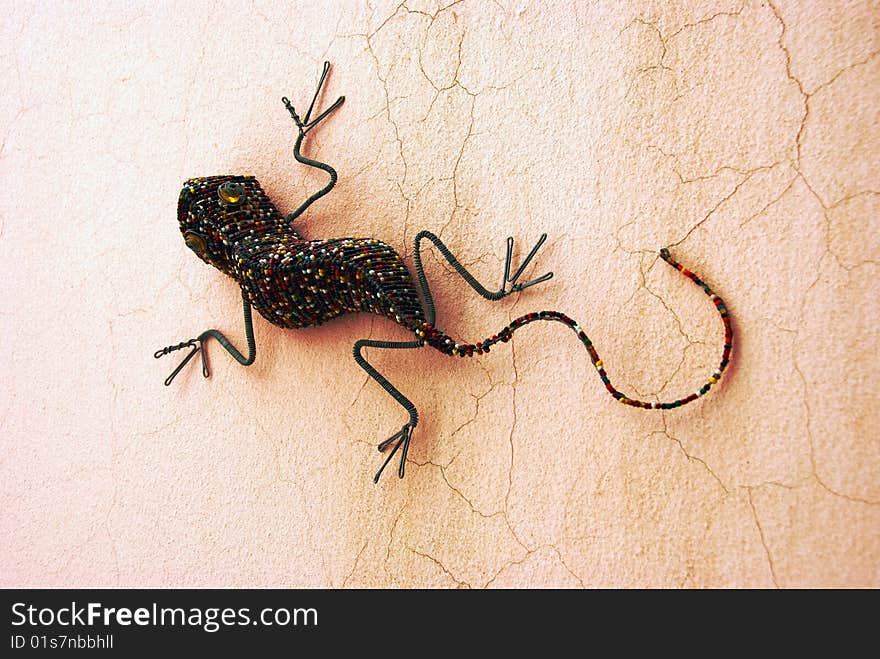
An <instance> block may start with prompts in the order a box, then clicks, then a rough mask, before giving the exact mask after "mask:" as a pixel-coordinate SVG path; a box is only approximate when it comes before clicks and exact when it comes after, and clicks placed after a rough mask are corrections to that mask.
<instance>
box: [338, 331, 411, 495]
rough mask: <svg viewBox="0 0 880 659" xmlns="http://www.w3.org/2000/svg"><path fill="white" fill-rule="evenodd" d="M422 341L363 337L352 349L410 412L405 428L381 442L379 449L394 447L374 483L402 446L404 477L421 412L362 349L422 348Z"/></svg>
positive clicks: (373, 374) (372, 373)
mask: <svg viewBox="0 0 880 659" xmlns="http://www.w3.org/2000/svg"><path fill="white" fill-rule="evenodd" d="M421 347H422V343H421V341H373V340H371V339H361V340H360V341H358V342H357V343H355V344H354V348H353V350H352V354H353V355H354V360H355V361H356V362H357V363H358V366H360V367H361V368H362V369H364V370H365V371H366V372H367V375H369V376H370V377H371V378H373V379H374V380H375V381H376V382H378V383H379V386H381V387H382V388H383V389H384V390H385V391H387V392H388V394H389V395H390V396H391V397H392V398H393V399H394V400H396V401H397V402H398V403H400V405H401V407H403V409H405V410H406V411H407V412H408V413H409V422H407V423H406V424H405V425H404V426H403V428H401V429H400V430H398V431H397V432H396V433H394V434H393V435H392V436H391V437H389V438H388V439H386V440H385V441H383V442H382V443H381V444H379V451H380V452H382V451H384V450H385V449H386V448H388V447H389V446H390V445H391V444H392V443H394V448H393V449H392V450H391V453H390V454H389V455H388V457H387V458H386V459H385V462H384V463H382V466H381V467H380V468H379V471H378V472H376V476H375V477H374V478H373V482H374V483H378V482H379V477H380V476H381V475H382V472H383V471H384V470H385V467H386V466H388V463H389V462H391V458H393V457H394V455H395V454H396V453H397V451H398V450H399V449H400V448H403V452H402V453H401V455H400V466H399V467H398V469H397V475H398V476H399V477H400V478H403V476H404V473H405V470H406V456H407V453H409V443H410V440H411V439H412V432H413V430H414V429H415V427H416V425H417V424H418V422H419V412H418V410H417V409H416V406H415V405H413V404H412V402H411V401H410V400H409V399H408V398H407V397H406V396H404V395H403V394H402V393H400V391H398V389H397V388H396V387H395V386H394V385H393V384H391V383H390V382H389V381H388V380H387V379H386V378H385V376H384V375H382V374H381V373H379V371H377V370H376V369H375V368H374V367H373V365H372V364H370V363H369V362H368V361H367V360H366V358H365V357H364V356H363V354H361V351H362V350H363V349H364V348H390V349H393V350H402V349H406V348H421Z"/></svg>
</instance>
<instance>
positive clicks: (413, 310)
mask: <svg viewBox="0 0 880 659" xmlns="http://www.w3.org/2000/svg"><path fill="white" fill-rule="evenodd" d="M329 68H330V65H329V63H328V62H325V63H324V70H323V73H322V75H321V79H320V81H319V82H318V89H317V90H316V91H315V96H314V97H313V98H312V102H311V104H310V105H309V109H308V110H307V111H306V114H305V116H304V117H303V118H302V119H301V118H300V117H299V115H297V113H296V111H295V110H294V108H293V106H292V105H291V103H290V101H289V100H288V99H287V98H286V97H285V98H283V99H282V101H283V102H284V105H285V106H286V107H287V110H288V111H289V112H290V115H291V116H292V117H293V121H294V122H295V123H296V126H297V128H298V130H299V136H298V137H297V139H296V143H295V144H294V148H293V155H294V157H295V158H296V159H297V160H298V161H299V162H301V163H303V164H305V165H309V166H311V167H316V168H318V169H321V170H323V171H325V172H327V174H329V176H330V181H329V182H328V183H327V185H326V186H324V187H323V188H322V189H321V190H319V191H317V192H316V193H314V194H313V195H312V196H310V197H309V198H308V199H306V200H305V202H303V203H302V205H300V207H299V208H297V209H296V210H295V211H294V212H293V213H291V214H289V215H287V216H286V217H285V216H284V215H282V214H281V213H280V212H279V211H278V209H277V208H275V206H274V205H273V204H272V202H271V201H270V200H269V198H268V196H267V195H266V193H265V192H263V190H262V188H261V187H260V184H259V183H258V182H257V181H256V180H255V179H254V177H252V176H212V177H207V178H193V179H190V180H188V181H187V182H186V183H185V184H184V186H183V190H182V191H181V193H180V200H179V204H178V211H177V213H178V221H179V222H180V231H181V233H182V234H183V237H184V240H185V242H186V245H187V247H189V248H190V249H191V250H193V251H194V252H195V253H196V255H197V256H199V258H201V259H202V260H203V261H205V262H206V263H209V264H211V265H213V266H214V267H216V268H218V269H219V270H220V271H222V272H224V273H225V274H227V275H229V276H230V277H232V278H233V279H235V280H236V281H237V282H238V283H239V285H240V286H241V291H242V300H243V304H244V328H245V336H246V337H247V345H248V354H247V357H245V356H244V355H243V354H242V353H241V352H239V351H238V350H237V349H236V348H235V346H233V345H232V344H231V343H230V342H229V340H228V339H227V338H226V337H225V336H224V335H223V334H221V333H220V332H219V331H217V330H214V329H210V330H207V331H205V332H202V333H201V334H200V335H199V336H198V337H196V338H194V339H190V340H189V341H184V342H183V343H179V344H177V345H173V346H168V347H166V348H163V349H162V350H158V351H157V352H156V353H155V357H157V358H158V357H161V356H163V355H166V354H168V353H170V352H172V351H175V350H180V349H183V348H187V347H190V348H192V350H191V351H190V352H189V354H187V356H186V357H185V358H184V360H183V361H182V362H181V363H180V364H179V365H178V366H177V368H175V369H174V371H173V372H172V373H171V375H170V376H168V379H166V380H165V384H166V385H170V384H171V381H172V380H173V379H174V377H175V376H176V375H177V374H178V373H179V372H180V370H181V369H182V368H183V367H184V366H185V365H186V364H187V363H188V362H189V361H190V360H191V359H192V358H193V357H194V356H195V354H196V353H197V352H201V355H202V373H203V375H204V376H205V377H208V376H209V371H208V363H207V359H206V356H205V347H204V344H205V341H206V340H207V339H209V338H211V337H213V338H215V339H217V341H218V342H219V343H220V345H221V346H223V347H224V348H225V349H226V350H227V351H228V352H229V353H230V354H231V355H232V356H233V357H234V358H235V359H236V360H237V361H238V362H239V363H240V364H242V365H244V366H248V365H250V364H252V363H253V362H254V359H255V357H256V344H255V342H254V328H253V323H252V319H251V308H252V307H253V308H256V310H257V311H258V312H259V313H260V315H261V316H263V317H264V318H265V319H266V320H268V321H269V322H270V323H272V324H274V325H277V326H279V327H284V328H290V329H296V328H302V327H311V326H313V325H319V324H321V323H324V322H326V321H328V320H331V319H333V318H336V317H337V316H341V315H343V314H346V313H353V312H358V311H364V312H369V313H374V314H377V315H380V316H385V317H387V318H390V319H391V320H393V321H394V322H396V323H397V324H399V325H401V326H402V327H404V328H406V329H407V330H409V331H411V332H412V333H413V335H414V338H413V340H411V341H374V340H370V339H362V340H360V341H358V342H357V343H355V345H354V350H353V352H354V359H355V361H356V362H357V363H358V365H359V366H360V367H361V368H363V369H364V370H365V371H366V372H367V373H368V374H369V376H370V377H372V378H373V379H374V380H375V381H376V382H378V383H379V385H381V386H382V388H384V389H385V391H387V392H388V393H389V394H390V395H391V396H392V397H393V398H394V399H395V400H396V401H397V402H398V403H399V404H400V405H401V406H402V407H403V408H404V409H405V410H406V411H407V412H408V413H409V421H408V422H407V423H406V424H404V426H403V427H402V428H401V429H400V430H399V431H397V432H396V433H394V434H393V435H392V436H391V437H389V438H388V439H386V440H385V441H383V442H382V443H380V444H379V451H380V452H381V451H384V450H385V449H387V448H388V447H389V446H392V445H393V447H392V450H391V452H390V453H389V454H388V457H387V458H386V459H385V461H384V462H383V464H382V466H381V467H380V468H379V471H378V472H377V473H376V476H375V478H374V480H375V481H376V482H378V480H379V477H380V476H381V474H382V471H383V470H384V469H385V467H386V466H387V465H388V463H389V462H390V461H391V459H392V458H393V457H394V455H395V454H396V453H397V451H398V450H399V449H401V448H402V452H401V456H400V466H399V468H398V475H399V476H400V477H401V478H403V475H404V470H405V468H406V457H407V453H408V451H409V445H410V440H411V439H412V433H413V430H414V429H415V427H416V424H417V423H418V420H419V415H418V411H417V410H416V407H415V405H413V404H412V403H411V402H410V401H409V399H408V398H406V396H404V395H403V394H402V393H400V391H398V390H397V389H396V388H395V387H394V385H392V384H391V383H390V382H389V381H388V380H387V379H386V378H385V377H384V376H383V375H382V374H381V373H379V372H378V371H377V370H376V369H375V368H374V367H373V366H372V365H371V364H370V363H369V362H368V361H367V360H366V359H365V358H364V356H363V354H362V351H363V349H364V348H391V349H403V348H421V347H423V346H425V345H429V346H431V347H432V348H435V349H436V350H439V351H440V352H442V353H444V354H446V355H451V356H453V357H456V356H457V357H471V356H473V355H474V354H478V355H481V354H483V353H486V352H489V350H490V349H491V348H492V346H494V345H495V344H496V343H499V342H507V341H509V340H510V338H511V336H512V335H513V333H514V332H515V331H516V330H517V329H519V328H520V327H522V326H523V325H527V324H529V323H532V322H535V321H538V320H545V321H555V322H559V323H562V324H563V325H566V326H568V327H569V328H571V329H572V330H573V331H574V332H575V333H576V334H577V336H578V338H579V339H580V340H581V343H583V344H584V347H585V348H586V349H587V352H588V353H589V355H590V360H591V361H592V363H593V366H594V367H595V368H596V370H597V372H598V374H599V378H600V379H601V380H602V383H603V384H604V385H605V388H606V389H607V390H608V393H609V394H611V396H612V397H614V398H615V399H617V400H618V401H619V402H620V403H623V404H624V405H630V406H632V407H640V408H642V409H646V410H648V409H653V410H668V409H672V408H675V407H680V406H681V405H685V404H686V403H690V402H692V401H695V400H697V398H699V397H700V396H703V395H704V394H706V393H707V392H708V391H709V389H710V387H712V385H714V384H715V383H716V382H718V380H719V378H720V377H721V374H722V373H723V372H724V369H725V368H726V367H727V364H728V362H729V360H730V350H731V344H732V341H733V330H732V328H731V323H730V317H729V315H728V312H727V307H726V306H725V305H724V302H723V301H722V300H721V298H720V297H718V296H717V295H715V294H714V293H713V292H712V290H711V289H710V288H709V286H708V285H707V284H705V283H704V282H703V281H702V280H701V279H700V278H699V277H697V275H695V274H694V273H693V272H690V271H688V270H687V269H685V268H683V267H682V266H681V265H680V264H679V263H677V262H676V261H675V260H673V258H672V256H671V255H670V253H669V250H667V249H665V248H664V249H661V250H660V257H661V258H662V259H663V260H664V261H666V262H667V263H668V264H669V265H670V266H672V267H673V268H675V269H676V270H678V271H679V272H681V273H682V274H683V275H685V276H686V277H688V278H689V279H690V280H691V281H692V282H693V283H694V284H696V285H697V286H699V287H700V288H701V289H702V290H703V291H704V292H705V293H706V295H708V296H709V298H710V299H711V300H712V302H713V304H714V305H715V308H716V309H717V310H718V313H719V314H720V315H721V320H722V322H723V323H724V349H723V352H722V355H721V363H720V364H719V365H718V368H717V370H716V371H715V372H714V373H712V375H711V376H710V377H709V379H708V381H707V382H706V383H705V384H703V386H701V387H700V388H699V390H697V391H696V392H694V393H692V394H689V395H687V396H685V397H683V398H679V399H678V400H674V401H671V402H664V403H654V402H648V401H643V400H637V399H635V398H630V397H628V396H626V395H624V394H623V393H621V392H619V391H618V390H617V389H615V388H614V386H613V385H612V384H611V381H610V380H609V378H608V374H607V373H606V372H605V368H604V366H603V364H602V360H601V359H599V355H598V353H597V352H596V349H595V348H594V347H593V344H592V342H591V341H590V339H589V338H588V337H587V335H586V333H585V332H584V330H583V329H582V328H581V326H580V325H578V324H577V323H576V322H575V321H574V320H572V319H571V318H569V317H568V316H566V315H564V314H562V313H560V312H558V311H541V312H539V313H529V314H526V315H525V316H521V317H519V318H517V319H516V320H514V321H513V322H511V323H510V324H509V325H508V326H507V327H505V328H504V329H502V330H501V331H500V332H498V333H497V334H493V335H492V336H491V337H489V338H486V339H484V340H482V341H479V342H477V343H473V344H472V343H463V342H460V341H456V340H454V339H452V338H451V337H450V336H448V335H447V334H445V333H444V332H443V331H441V330H440V329H438V328H437V327H436V326H435V316H436V314H435V309H434V300H433V298H432V297H431V291H430V289H429V288H428V281H427V279H426V277H425V272H424V269H423V267H422V257H421V251H420V250H421V244H422V241H423V240H429V241H430V242H432V243H433V244H434V246H435V247H437V249H438V250H439V251H440V253H441V254H442V255H443V256H444V258H445V259H446V260H447V261H448V262H449V263H450V264H451V265H452V267H453V268H454V269H455V270H456V271H457V272H458V273H459V274H460V275H461V276H462V278H464V280H465V281H466V282H467V283H468V284H469V285H470V286H471V288H473V289H474V290H475V291H476V292H477V293H479V294H480V295H481V296H483V297H484V298H486V299H487V300H500V299H502V298H504V297H506V296H507V295H510V294H511V293H514V292H518V291H522V290H525V289H526V288H529V287H530V286H534V285H535V284H539V283H541V282H544V281H547V280H548V279H550V278H551V277H552V276H553V273H552V272H548V273H547V274H545V275H543V276H541V277H538V278H536V279H532V280H531V281H526V282H520V281H519V279H520V276H521V275H522V274H523V272H524V271H525V269H526V267H527V266H528V265H529V263H531V261H532V259H533V258H534V257H535V254H536V253H537V251H538V249H539V248H540V247H541V245H543V243H544V241H545V240H546V238H547V235H546V234H544V235H542V236H541V238H540V239H539V240H538V242H537V244H536V245H535V246H534V247H533V248H532V250H531V251H530V252H529V253H528V255H527V256H526V258H525V259H524V260H523V262H522V264H521V265H520V266H519V267H518V268H517V269H516V270H515V271H514V272H513V274H511V260H512V253H513V238H508V239H507V256H506V258H505V262H504V277H503V279H502V283H501V288H500V289H498V290H497V291H490V290H488V289H486V288H485V287H484V286H483V285H482V284H480V283H479V282H478V281H477V280H476V279H475V278H474V276H473V275H472V274H471V273H470V272H468V271H467V270H466V269H465V267H464V266H463V265H462V264H461V263H460V262H459V261H458V259H456V258H455V256H453V254H452V253H451V252H450V251H449V249H448V248H447V247H446V245H444V244H443V243H442V242H441V241H440V239H439V238H438V237H437V236H435V235H434V234H432V233H430V232H429V231H422V232H421V233H419V234H418V235H417V236H416V237H415V252H414V261H415V272H416V281H417V282H418V288H417V287H416V285H415V283H414V282H413V278H412V276H411V275H410V273H409V271H408V270H407V268H406V266H405V265H404V264H403V261H402V260H401V258H400V256H399V255H398V254H397V252H395V251H394V249H393V248H392V247H390V246H388V245H386V244H385V243H383V242H381V241H379V240H375V239H371V238H337V239H334V240H306V239H305V238H303V237H302V236H300V234H299V233H298V232H297V231H296V229H294V227H293V225H292V222H293V220H295V219H296V218H297V217H299V216H300V215H301V214H302V213H303V211H305V210H306V208H308V207H309V206H310V205H311V204H312V203H314V202H315V201H316V200H317V199H319V198H320V197H323V196H324V195H325V194H327V193H328V192H330V190H331V189H332V188H333V186H334V185H335V184H336V178H337V176H336V171H335V170H334V169H333V168H332V167H330V166H329V165H327V164H325V163H322V162H318V161H316V160H312V159H310V158H307V157H305V156H303V155H302V153H301V152H300V147H301V146H302V142H303V139H304V138H305V136H306V134H307V133H308V132H309V131H310V130H311V129H312V128H314V127H315V126H316V125H317V124H318V123H320V122H321V121H322V120H323V119H324V118H325V117H327V115H329V114H330V113H331V112H333V111H334V110H335V109H336V108H338V107H339V106H340V105H342V103H343V101H344V100H345V97H340V98H339V99H338V100H337V101H336V102H335V103H333V105H331V106H330V107H329V108H327V109H326V110H325V111H324V112H322V113H321V114H319V115H318V116H317V117H315V118H314V119H311V115H312V110H313V109H314V107H315V102H316V101H317V98H318V95H319V94H320V91H321V87H322V86H323V84H324V80H325V78H326V76H327V71H328V70H329ZM419 293H421V296H422V299H423V300H424V303H423V302H421V301H420V299H419Z"/></svg>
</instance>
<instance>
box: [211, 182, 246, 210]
mask: <svg viewBox="0 0 880 659" xmlns="http://www.w3.org/2000/svg"><path fill="white" fill-rule="evenodd" d="M217 194H218V195H219V196H220V204H221V205H223V206H241V205H242V204H243V203H244V199H245V193H244V186H242V185H241V184H239V183H232V182H231V181H228V182H226V183H224V184H223V185H221V186H220V187H219V188H217Z"/></svg>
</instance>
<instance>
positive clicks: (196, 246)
mask: <svg viewBox="0 0 880 659" xmlns="http://www.w3.org/2000/svg"><path fill="white" fill-rule="evenodd" d="M183 240H184V241H185V242H186V246H187V247H189V248H190V249H191V250H192V251H194V252H195V253H196V254H198V255H199V256H204V255H205V253H206V252H207V251H208V245H207V244H206V243H205V239H204V238H202V237H201V236H200V235H199V234H197V233H196V232H195V231H187V232H186V233H185V234H184V236H183Z"/></svg>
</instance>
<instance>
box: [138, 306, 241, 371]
mask: <svg viewBox="0 0 880 659" xmlns="http://www.w3.org/2000/svg"><path fill="white" fill-rule="evenodd" d="M241 300H242V306H243V309H244V334H245V338H246V339H247V346H248V356H247V357H245V356H244V355H243V354H241V352H240V351H239V350H238V348H236V347H235V346H234V345H232V342H231V341H230V340H229V339H227V338H226V336H224V335H223V333H222V332H219V331H218V330H215V329H209V330H205V331H204V332H202V333H201V334H199V335H198V336H197V337H196V338H194V339H190V340H189V341H184V342H183V343H178V344H177V345H176V346H168V347H166V348H162V349H161V350H157V351H156V352H155V354H154V355H153V356H154V357H155V358H156V359H159V357H163V356H165V355H167V354H169V353H171V352H174V351H175V350H181V349H183V348H187V347H189V348H192V350H190V352H189V353H188V354H187V356H186V357H184V359H183V361H182V362H180V364H178V366H177V368H175V369H174V371H173V372H172V373H171V375H169V376H168V378H167V379H166V380H165V386H166V387H167V386H169V385H170V384H171V382H172V381H173V380H174V378H175V377H176V376H177V374H178V373H180V371H181V370H182V369H183V367H184V366H186V365H187V364H188V363H189V361H190V360H191V359H192V358H193V357H195V356H196V353H197V352H200V353H202V375H203V376H204V377H206V378H207V377H210V375H211V371H210V370H209V369H208V354H207V352H206V351H205V341H206V340H207V339H209V338H213V339H217V342H218V343H219V344H220V345H221V346H223V348H224V350H226V352H228V353H229V354H230V355H232V357H233V359H235V361H237V362H238V363H239V364H241V365H242V366H250V365H251V364H253V363H254V360H255V359H256V358H257V344H256V341H255V340H254V321H253V318H252V314H251V303H250V302H249V301H248V299H247V298H246V297H245V295H244V291H242V294H241Z"/></svg>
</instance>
